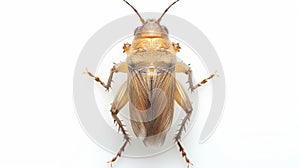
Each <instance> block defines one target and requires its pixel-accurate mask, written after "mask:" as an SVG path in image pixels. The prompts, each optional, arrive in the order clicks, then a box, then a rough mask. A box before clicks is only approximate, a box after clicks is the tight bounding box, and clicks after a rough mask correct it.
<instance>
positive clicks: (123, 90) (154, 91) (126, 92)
mask: <svg viewBox="0 0 300 168" xmlns="http://www.w3.org/2000/svg"><path fill="white" fill-rule="evenodd" d="M124 2H126V3H127V4H128V5H129V6H131V7H132V9H133V10H134V11H135V12H136V14H137V15H138V16H139V18H140V20H141V22H142V24H143V25H142V26H140V27H138V28H137V29H136V30H135V32H134V39H133V42H132V44H131V45H130V44H128V43H126V44H124V47H123V49H124V52H125V53H126V54H127V59H126V62H121V63H119V64H115V65H114V66H113V68H112V69H111V73H110V76H109V79H108V82H107V83H104V82H102V81H101V80H100V78H99V77H97V76H95V75H93V74H92V73H90V72H87V74H88V75H89V76H91V77H93V78H94V79H95V81H96V82H99V83H100V84H101V85H102V86H103V87H105V88H106V89H107V90H109V88H110V87H111V82H112V78H113V75H114V73H117V72H122V73H127V81H125V82H124V83H123V84H122V85H121V87H120V88H119V91H118V93H117V95H116V96H115V98H114V101H113V103H112V107H111V110H110V111H111V115H112V117H113V119H114V122H116V123H117V124H118V126H119V128H120V130H121V132H122V133H123V135H124V141H125V142H124V144H123V145H122V146H121V148H120V150H119V152H118V153H117V154H116V156H115V157H114V158H112V159H111V160H110V161H109V163H110V165H112V163H113V162H115V161H116V160H117V158H118V157H120V156H121V154H122V152H123V151H124V150H125V147H126V145H127V144H128V143H129V141H130V137H129V135H128V133H127V131H126V129H125V127H124V125H123V123H122V121H121V120H120V119H119V117H118V116H117V115H118V113H119V112H120V110H121V109H122V108H123V107H124V106H125V105H126V104H127V103H128V102H129V111H130V122H131V127H132V129H133V132H134V134H135V135H136V136H137V137H143V142H144V144H145V145H146V146H153V145H154V146H155V145H158V146H159V145H162V144H163V143H164V141H165V137H166V134H167V132H168V130H169V128H170V126H171V124H172V119H173V114H174V101H176V103H177V104H178V105H179V106H180V107H181V108H182V109H183V110H184V111H185V112H186V116H185V117H184V119H183V120H182V123H181V125H180V128H179V130H178V132H177V133H176V134H175V137H174V141H175V143H176V144H177V145H178V147H179V151H180V152H181V154H182V157H183V158H184V159H185V161H186V163H187V165H188V166H189V165H190V164H191V162H190V160H189V159H188V157H187V155H186V152H185V151H184V149H183V147H182V145H181V143H180V140H181V134H182V132H183V130H184V127H185V124H186V122H187V121H188V120H189V118H190V116H191V113H192V110H193V108H192V105H191V102H190V100H189V97H188V95H187V92H186V90H185V89H184V88H183V86H182V85H181V84H180V82H179V81H178V80H176V75H175V73H185V74H187V76H188V84H189V88H190V89H191V91H193V90H195V89H196V88H198V87H200V86H202V85H203V84H205V83H206V82H207V81H208V80H209V79H211V78H213V77H214V76H215V74H212V75H210V76H209V77H208V78H206V79H204V80H203V81H202V82H200V83H198V84H196V85H194V84H193V81H192V71H191V69H190V67H189V66H188V65H186V64H184V63H183V62H177V60H176V53H177V52H179V50H180V46H179V44H178V43H177V44H175V43H172V42H171V41H170V39H169V37H168V30H167V28H166V27H164V26H162V25H160V21H161V19H162V18H163V16H164V14H165V13H166V12H167V11H168V9H169V8H170V7H171V6H172V5H174V4H175V3H176V2H178V0H177V1H175V2H173V3H172V4H171V5H170V6H169V7H168V8H167V9H166V10H165V11H164V13H163V14H162V15H161V17H160V18H159V19H157V20H146V21H145V20H144V19H143V18H142V17H141V15H140V14H139V13H138V12H137V10H136V9H135V8H134V7H133V6H132V5H130V4H129V3H128V2H127V1H126V0H124Z"/></svg>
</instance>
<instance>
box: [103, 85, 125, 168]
mask: <svg viewBox="0 0 300 168" xmlns="http://www.w3.org/2000/svg"><path fill="white" fill-rule="evenodd" d="M128 100H129V99H128V90H127V81H126V82H124V83H123V84H122V86H121V87H120V89H119V91H118V93H117V95H116V96H115V99H114V101H113V103H112V106H111V110H110V111H111V115H112V118H113V119H114V122H115V123H116V124H117V125H118V126H119V131H121V132H122V134H123V136H124V143H123V145H122V146H121V148H120V150H119V152H118V153H117V154H116V155H115V157H113V158H112V159H111V160H110V161H108V163H109V164H110V167H112V163H113V162H115V161H116V160H117V159H118V157H120V156H121V154H122V153H123V152H124V150H125V147H126V145H127V144H128V143H129V141H130V138H129V135H128V133H127V131H126V129H125V127H124V124H123V123H122V121H121V120H120V119H119V117H118V113H119V111H120V110H121V109H122V108H123V107H124V106H125V105H126V103H127V102H128Z"/></svg>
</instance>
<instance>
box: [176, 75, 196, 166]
mask: <svg viewBox="0 0 300 168" xmlns="http://www.w3.org/2000/svg"><path fill="white" fill-rule="evenodd" d="M174 97H175V101H176V102H177V104H178V105H179V106H180V107H181V108H182V109H183V110H184V111H185V112H186V116H185V117H184V118H183V120H182V122H181V124H180V128H179V130H178V132H177V134H176V135H175V137H174V140H175V143H176V144H177V145H178V147H179V152H181V155H182V157H183V158H184V159H185V162H186V163H187V167H189V165H191V162H190V159H189V158H188V157H187V154H186V152H185V150H184V148H183V146H182V145H181V143H180V141H181V135H182V132H183V131H184V130H185V125H186V123H187V121H189V120H190V116H191V114H192V111H193V108H192V105H191V101H190V99H189V97H188V95H187V93H186V91H185V89H184V88H183V87H182V85H181V84H180V83H179V81H176V90H175V95H174Z"/></svg>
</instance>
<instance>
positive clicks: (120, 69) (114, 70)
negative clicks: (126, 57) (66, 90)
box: [86, 62, 128, 91]
mask: <svg viewBox="0 0 300 168" xmlns="http://www.w3.org/2000/svg"><path fill="white" fill-rule="evenodd" d="M117 72H123V73H127V72H128V66H127V63H126V62H121V63H119V64H115V65H114V66H113V67H112V68H111V70H110V75H109V78H108V81H107V83H106V84H105V83H104V82H103V81H101V80H100V78H99V77H98V76H95V75H94V74H92V73H91V72H89V71H86V73H87V74H88V75H89V76H90V77H92V78H94V79H95V81H96V82H99V83H100V84H101V85H102V86H103V87H104V88H106V90H107V91H108V90H109V88H110V87H111V82H112V79H113V75H114V73H117Z"/></svg>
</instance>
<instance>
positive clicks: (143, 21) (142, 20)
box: [123, 0, 145, 24]
mask: <svg viewBox="0 0 300 168" xmlns="http://www.w3.org/2000/svg"><path fill="white" fill-rule="evenodd" d="M123 1H124V2H125V3H127V5H129V6H130V7H131V8H132V9H133V10H134V12H135V13H136V14H137V15H138V16H139V18H140V19H141V22H142V23H143V24H144V23H145V20H144V19H143V18H142V16H141V15H140V14H139V12H138V11H137V10H136V9H135V8H134V7H133V6H132V5H131V4H130V3H129V2H127V1H126V0H123Z"/></svg>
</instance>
